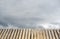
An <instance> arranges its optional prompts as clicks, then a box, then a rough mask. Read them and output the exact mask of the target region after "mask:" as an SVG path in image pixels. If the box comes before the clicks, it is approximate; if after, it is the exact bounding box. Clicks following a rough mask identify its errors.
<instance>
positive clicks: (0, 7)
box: [0, 0, 60, 28]
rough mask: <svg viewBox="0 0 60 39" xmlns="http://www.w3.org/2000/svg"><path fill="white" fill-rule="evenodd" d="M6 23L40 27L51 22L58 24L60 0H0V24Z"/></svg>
mask: <svg viewBox="0 0 60 39" xmlns="http://www.w3.org/2000/svg"><path fill="white" fill-rule="evenodd" d="M7 24H11V25H14V26H16V27H38V26H40V27H41V28H44V27H45V26H50V25H51V24H52V25H54V26H55V25H57V26H60V0H0V25H1V26H3V27H4V26H7ZM41 24H43V25H44V27H43V25H41ZM52 28H53V27H52Z"/></svg>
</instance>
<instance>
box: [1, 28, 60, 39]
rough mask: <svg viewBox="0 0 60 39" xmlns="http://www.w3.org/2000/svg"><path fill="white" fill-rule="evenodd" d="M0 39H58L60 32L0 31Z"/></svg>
mask: <svg viewBox="0 0 60 39" xmlns="http://www.w3.org/2000/svg"><path fill="white" fill-rule="evenodd" d="M0 39H60V30H59V29H58V30H56V29H55V30H54V29H53V30H43V29H42V30H40V29H0Z"/></svg>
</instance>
